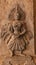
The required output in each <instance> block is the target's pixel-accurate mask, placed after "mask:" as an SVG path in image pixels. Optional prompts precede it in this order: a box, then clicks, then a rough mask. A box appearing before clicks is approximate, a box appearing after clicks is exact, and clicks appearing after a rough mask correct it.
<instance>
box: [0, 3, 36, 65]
mask: <svg viewBox="0 0 36 65" xmlns="http://www.w3.org/2000/svg"><path fill="white" fill-rule="evenodd" d="M8 20H9V21H10V22H9V23H7V24H5V25H3V26H2V27H1V40H3V41H5V43H6V44H7V46H8V49H9V50H10V51H11V52H12V56H11V58H10V59H9V58H6V59H5V60H4V61H3V63H2V65H35V64H34V62H33V59H32V57H31V56H28V55H25V54H23V51H25V50H26V49H27V46H28V44H29V40H31V39H32V37H33V35H32V33H31V31H28V29H27V25H26V22H25V21H26V13H25V11H23V10H22V8H21V7H20V5H19V4H16V6H15V7H14V8H13V9H12V10H11V12H10V13H9V16H8ZM16 52H20V55H19V54H16ZM20 61H21V62H20Z"/></svg>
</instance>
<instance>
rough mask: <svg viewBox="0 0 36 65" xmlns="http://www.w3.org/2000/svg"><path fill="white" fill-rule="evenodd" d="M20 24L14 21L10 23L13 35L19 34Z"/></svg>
mask: <svg viewBox="0 0 36 65" xmlns="http://www.w3.org/2000/svg"><path fill="white" fill-rule="evenodd" d="M21 25H22V24H21V22H19V21H14V22H13V23H12V26H13V29H14V33H15V34H17V33H19V32H20V30H21Z"/></svg>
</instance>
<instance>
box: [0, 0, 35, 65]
mask: <svg viewBox="0 0 36 65" xmlns="http://www.w3.org/2000/svg"><path fill="white" fill-rule="evenodd" d="M17 3H19V5H20V7H21V8H22V9H23V11H25V13H26V21H25V22H26V24H27V29H28V30H30V31H31V32H32V34H33V36H34V24H33V23H34V22H33V0H0V33H1V28H2V26H4V25H5V24H8V23H10V22H11V21H10V20H9V18H8V16H9V14H10V12H11V10H12V9H13V7H15V4H17ZM7 27H8V25H7ZM7 30H8V29H7ZM0 36H1V35H0ZM15 54H16V55H17V54H18V55H20V53H19V52H16V53H15ZM23 54H27V55H34V37H33V38H32V39H31V40H30V41H29V45H28V47H27V49H26V51H24V52H23ZM10 56H11V52H10V50H9V49H8V47H7V44H6V43H5V41H3V40H2V39H1V38H0V64H2V62H3V61H4V60H5V57H7V58H8V57H10ZM17 58H18V57H17ZM19 58H20V57H19ZM22 58H23V57H22ZM20 59H21V58H20ZM13 60H14V59H13ZM15 60H16V61H17V60H18V59H16V57H15ZM22 60H23V59H22ZM5 61H6V60H5ZM16 61H15V62H16ZM7 62H8V61H7ZM23 62H24V61H23ZM23 62H22V64H23ZM28 62H29V61H28ZM8 63H9V62H8ZM13 63H14V62H13ZM16 63H18V61H17V62H16ZM20 63H21V61H20ZM16 65H17V64H16ZM24 65H25V64H24Z"/></svg>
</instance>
